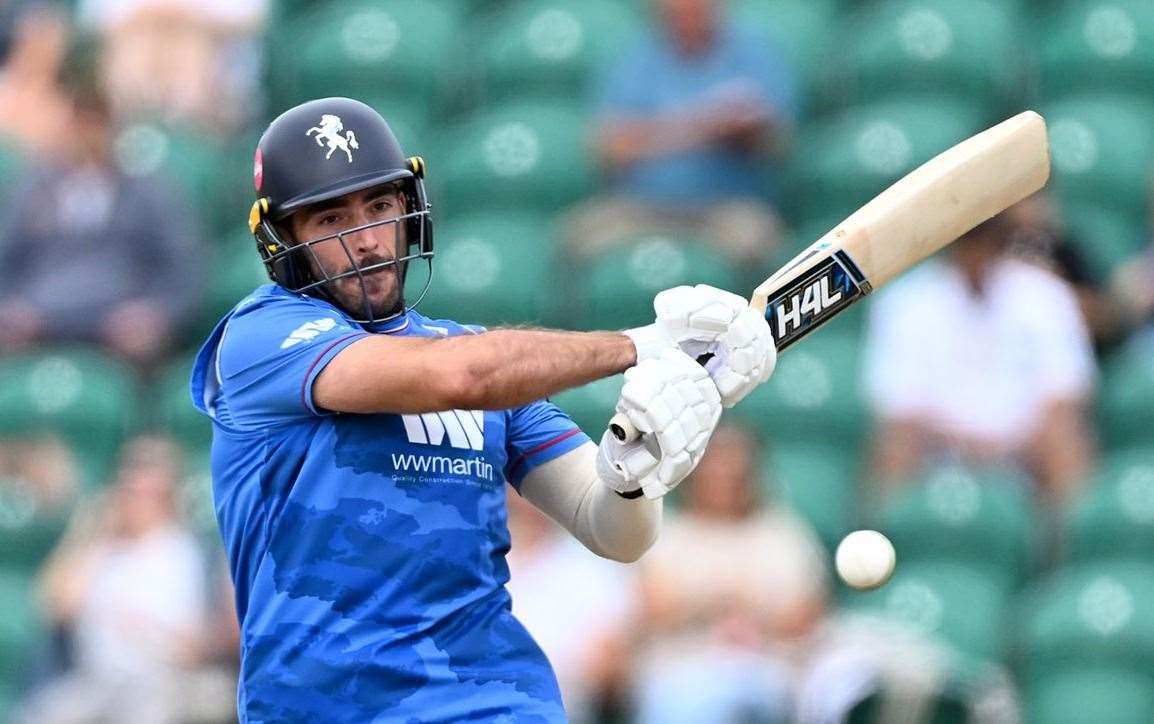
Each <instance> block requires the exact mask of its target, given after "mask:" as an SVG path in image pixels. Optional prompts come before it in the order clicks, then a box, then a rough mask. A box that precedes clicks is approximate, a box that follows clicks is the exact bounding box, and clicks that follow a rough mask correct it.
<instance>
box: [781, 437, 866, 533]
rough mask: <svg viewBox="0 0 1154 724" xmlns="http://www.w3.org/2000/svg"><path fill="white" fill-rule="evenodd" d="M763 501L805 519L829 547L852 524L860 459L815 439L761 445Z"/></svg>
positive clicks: (855, 507) (856, 500)
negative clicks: (778, 505)
mask: <svg viewBox="0 0 1154 724" xmlns="http://www.w3.org/2000/svg"><path fill="white" fill-rule="evenodd" d="M767 447H768V450H767V452H766V454H765V456H764V457H765V469H764V474H763V479H764V483H765V486H766V489H767V495H766V496H765V497H766V499H768V500H775V501H779V502H781V503H784V504H785V505H787V506H789V507H790V509H792V510H793V511H794V512H796V513H797V514H799V515H800V516H801V517H803V518H805V520H806V521H808V522H809V524H810V525H811V526H812V527H813V529H814V531H816V532H817V534H818V537H819V538H821V541H822V543H824V544H825V545H826V547H827V548H828V549H829V550H831V551H832V550H833V549H834V548H836V547H837V543H838V542H839V541H840V540H841V539H842V538H843V537H844V536H845V535H846V534H847V533H849V532H850V530H852V529H853V528H854V523H855V522H856V521H855V516H856V511H857V502H858V491H857V484H858V480H859V479H860V473H861V471H860V470H859V468H860V466H861V460H860V458H859V456H858V455H857V454H856V453H854V452H853V451H850V452H848V453H847V452H846V451H845V450H844V449H842V448H839V447H836V446H833V445H827V444H823V443H821V442H817V443H811V444H806V443H792V444H783V445H776V444H773V443H772V442H771V443H770V444H769V445H768V446H767Z"/></svg>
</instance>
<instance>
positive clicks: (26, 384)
mask: <svg viewBox="0 0 1154 724" xmlns="http://www.w3.org/2000/svg"><path fill="white" fill-rule="evenodd" d="M0 379H2V380H4V384H3V385H0V436H11V437H23V436H28V435H35V434H37V433H40V432H54V433H57V434H59V435H60V436H61V437H62V438H63V440H64V441H65V442H66V443H67V444H68V445H69V446H71V448H72V449H73V450H74V451H76V453H77V455H78V457H79V458H80V462H81V465H82V467H83V473H84V475H83V477H84V481H85V482H86V483H87V484H90V485H94V484H99V483H101V482H103V481H104V479H105V477H106V476H107V475H108V474H109V472H110V471H111V469H112V466H113V465H114V463H115V459H116V455H117V451H118V449H119V446H120V443H121V441H122V440H123V439H124V437H125V435H126V433H127V431H128V430H129V428H130V426H131V424H132V422H133V418H134V410H135V405H136V392H137V390H136V380H135V378H134V376H133V373H132V372H131V370H129V369H128V368H127V367H125V366H124V365H122V364H120V363H119V362H117V361H115V360H113V359H111V358H108V357H106V356H104V355H103V354H101V353H99V352H97V351H95V350H89V349H83V348H73V349H61V350H56V351H47V352H40V353H34V354H28V355H22V356H16V357H9V358H7V359H3V360H0Z"/></svg>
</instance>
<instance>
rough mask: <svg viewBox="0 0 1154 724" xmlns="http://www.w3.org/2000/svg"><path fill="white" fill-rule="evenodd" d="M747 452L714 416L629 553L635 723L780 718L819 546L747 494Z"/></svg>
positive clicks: (739, 432)
mask: <svg viewBox="0 0 1154 724" xmlns="http://www.w3.org/2000/svg"><path fill="white" fill-rule="evenodd" d="M759 470H760V468H759V465H758V449H757V445H756V443H755V441H754V440H753V439H752V437H750V435H749V434H748V433H747V432H746V431H745V430H744V429H742V428H739V427H735V426H732V425H726V424H724V423H723V424H722V426H720V427H719V428H718V429H717V431H716V432H715V433H714V435H713V439H712V440H711V441H710V443H709V448H708V449H707V451H706V453H705V457H704V458H703V459H702V461H701V464H700V465H698V467H697V470H696V471H695V472H694V473H693V475H692V477H691V479H690V480H689V481H687V484H686V485H685V486H684V487H683V490H685V500H684V503H683V507H682V508H680V509H679V510H676V511H675V512H674V511H671V512H670V513H669V514H668V519H667V520H666V522H665V525H664V530H663V531H662V534H661V539H660V540H659V541H658V542H657V544H656V545H655V546H654V547H653V549H652V550H650V552H649V553H648V554H646V556H645V557H644V558H642V560H641V562H640V564H639V565H640V566H641V595H642V602H641V610H640V617H639V619H638V621H637V622H636V623H635V625H634V630H635V635H636V637H637V638H636V640H635V641H634V642H633V643H632V645H631V646H630V647H629V648H631V649H632V652H633V656H634V657H635V659H634V660H633V661H632V662H630V664H629V668H630V669H631V670H632V671H633V672H634V677H635V679H634V684H635V694H634V697H635V700H636V705H637V714H638V721H639V722H642V723H643V724H648V723H650V722H654V723H655V722H661V723H662V724H676V723H677V722H686V723H687V724H688V723H689V722H693V723H695V724H696V722H706V721H709V722H722V721H725V722H728V721H758V722H778V721H791V720H792V719H791V717H790V711H791V709H792V707H793V706H794V703H793V699H794V693H793V683H792V681H793V679H794V672H793V668H794V666H795V664H796V663H797V662H798V660H799V649H803V648H804V645H805V644H804V641H805V638H806V637H807V636H808V634H809V633H810V632H811V631H813V630H814V629H815V627H816V626H817V624H818V623H819V622H820V621H821V620H822V617H823V615H824V613H825V601H826V596H827V593H828V586H829V581H828V576H827V570H826V568H827V567H826V563H825V558H826V556H825V552H824V549H823V548H822V547H821V544H820V543H819V542H818V540H817V537H816V535H815V534H814V533H813V531H812V530H811V529H810V528H809V527H808V526H807V525H806V524H805V523H804V522H803V521H802V520H801V519H799V518H798V517H796V516H795V515H794V514H793V513H792V512H790V511H789V510H787V509H785V508H781V507H778V506H775V505H772V504H766V503H764V502H763V501H761V500H760V499H759V498H760V496H759V493H758V491H759V485H758V478H759Z"/></svg>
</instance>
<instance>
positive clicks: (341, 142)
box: [305, 113, 360, 163]
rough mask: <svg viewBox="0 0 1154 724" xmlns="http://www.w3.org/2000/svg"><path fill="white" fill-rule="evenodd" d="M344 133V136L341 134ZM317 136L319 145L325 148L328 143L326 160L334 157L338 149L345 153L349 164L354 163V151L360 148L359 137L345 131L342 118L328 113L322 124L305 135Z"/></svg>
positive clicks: (323, 117) (322, 117)
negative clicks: (334, 152)
mask: <svg viewBox="0 0 1154 724" xmlns="http://www.w3.org/2000/svg"><path fill="white" fill-rule="evenodd" d="M342 131H344V135H341V132H342ZM314 133H315V134H317V135H316V141H317V145H318V146H320V147H322V148H323V147H324V145H325V144H326V143H327V144H328V145H329V152H328V153H326V154H325V158H326V159H329V158H332V156H333V151H336V150H337V149H338V148H339V149H340V150H342V151H344V152H345V155H346V156H347V157H348V159H349V163H352V162H353V150H354V149H357V148H360V144H358V143H357V136H356V134H355V133H353V132H352V131H351V130H350V131H345V124H344V123H343V122H342V121H341V117H340V116H334V115H333V114H331V113H326V114H324V115H323V116H321V122H320V123H318V124H317V125H315V126H313V127H312V128H310V129H309V130H307V131H305V135H306V136H309V137H312V135H313V134H314Z"/></svg>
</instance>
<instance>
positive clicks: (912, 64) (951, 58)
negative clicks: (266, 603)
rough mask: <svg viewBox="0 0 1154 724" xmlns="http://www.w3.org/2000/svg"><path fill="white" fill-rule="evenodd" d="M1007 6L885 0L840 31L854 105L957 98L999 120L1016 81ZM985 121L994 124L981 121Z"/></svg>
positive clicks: (982, 1)
mask: <svg viewBox="0 0 1154 724" xmlns="http://www.w3.org/2000/svg"><path fill="white" fill-rule="evenodd" d="M1017 36H1018V29H1017V27H1016V17H1015V13H1014V11H1013V9H1012V8H1007V7H1006V6H1005V5H1004V4H1003V3H1001V2H991V1H988V0H886V1H883V2H878V3H874V4H869V5H864V6H862V8H861V9H860V10H859V11H858V12H856V13H854V14H853V15H852V16H851V17H850V18H849V19H848V21H847V22H846V24H845V25H844V26H843V27H842V28H841V35H840V38H841V40H842V42H843V43H844V47H845V49H846V58H845V67H846V69H847V70H848V71H849V78H848V80H847V86H848V88H847V90H848V92H849V98H850V100H851V101H856V102H859V103H860V102H876V101H878V100H882V99H886V98H892V97H894V96H900V95H904V94H909V93H924V94H940V95H943V96H947V97H951V96H952V97H956V98H958V99H961V100H964V101H965V102H967V103H969V104H971V105H972V106H973V107H974V108H978V109H989V110H990V112H991V113H992V114H994V115H1002V111H1003V109H1004V108H1007V107H1009V105H1010V104H1011V103H1012V102H1014V101H1016V100H1017V98H1016V95H1017V91H1018V84H1019V82H1020V80H1021V60H1020V58H1021V54H1020V51H1019V48H1018V47H1017V45H1018V43H1017ZM984 120H986V121H991V120H994V119H993V118H986V119H984Z"/></svg>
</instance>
